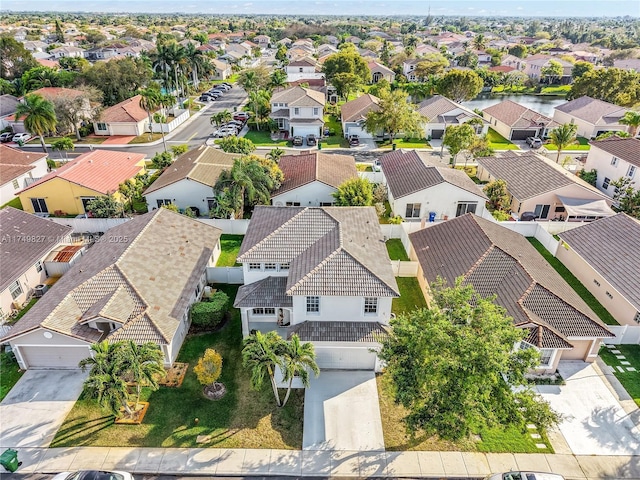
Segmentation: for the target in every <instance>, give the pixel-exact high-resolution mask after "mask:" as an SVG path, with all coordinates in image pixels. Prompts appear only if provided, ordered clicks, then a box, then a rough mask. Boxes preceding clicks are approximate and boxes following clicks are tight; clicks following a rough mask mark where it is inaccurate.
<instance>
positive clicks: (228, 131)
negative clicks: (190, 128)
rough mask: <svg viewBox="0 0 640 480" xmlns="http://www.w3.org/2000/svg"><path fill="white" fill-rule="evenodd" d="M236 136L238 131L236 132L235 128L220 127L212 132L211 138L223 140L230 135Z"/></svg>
mask: <svg viewBox="0 0 640 480" xmlns="http://www.w3.org/2000/svg"><path fill="white" fill-rule="evenodd" d="M237 134H238V130H236V129H235V128H231V127H220V128H218V129H217V130H214V131H213V134H212V136H213V137H216V138H224V137H230V136H232V135H237Z"/></svg>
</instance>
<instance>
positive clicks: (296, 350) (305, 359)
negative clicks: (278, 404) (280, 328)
mask: <svg viewBox="0 0 640 480" xmlns="http://www.w3.org/2000/svg"><path fill="white" fill-rule="evenodd" d="M278 353H280V356H281V358H282V370H283V373H284V378H283V380H284V381H285V382H289V385H288V386H287V394H286V395H285V396H284V400H283V401H282V406H283V407H284V406H285V405H286V404H287V401H288V400H289V395H290V394H291V385H292V384H293V379H294V378H295V377H299V378H300V380H302V384H303V385H304V386H305V387H308V386H309V370H311V371H312V372H313V373H314V374H315V376H316V377H317V376H318V375H319V374H320V368H318V364H317V363H316V353H315V352H314V350H313V344H312V343H300V337H298V335H295V334H294V335H293V336H292V337H291V340H289V341H288V342H283V344H282V348H281V350H280V352H278Z"/></svg>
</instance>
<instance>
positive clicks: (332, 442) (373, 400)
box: [302, 370, 384, 451]
mask: <svg viewBox="0 0 640 480" xmlns="http://www.w3.org/2000/svg"><path fill="white" fill-rule="evenodd" d="M302 449H303V450H356V451H358V450H360V451H362V450H375V451H383V450H384V438H383V437H382V422H381V420H380V407H379V405H378V389H377V388H376V378H375V374H374V372H372V371H362V370H352V371H326V370H323V371H322V372H321V373H320V376H319V377H318V378H312V379H311V386H310V387H309V388H307V389H306V391H305V396H304V432H303V436H302Z"/></svg>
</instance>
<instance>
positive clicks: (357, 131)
mask: <svg viewBox="0 0 640 480" xmlns="http://www.w3.org/2000/svg"><path fill="white" fill-rule="evenodd" d="M342 132H343V134H344V138H347V137H348V136H349V135H358V137H360V138H373V134H371V133H369V132H368V131H367V130H366V129H365V128H364V124H362V125H360V124H358V123H356V122H342Z"/></svg>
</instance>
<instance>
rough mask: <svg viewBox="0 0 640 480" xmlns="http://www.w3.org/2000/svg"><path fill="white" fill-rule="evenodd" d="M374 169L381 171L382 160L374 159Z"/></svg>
mask: <svg viewBox="0 0 640 480" xmlns="http://www.w3.org/2000/svg"><path fill="white" fill-rule="evenodd" d="M373 171H374V172H379V171H380V160H374V161H373Z"/></svg>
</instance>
